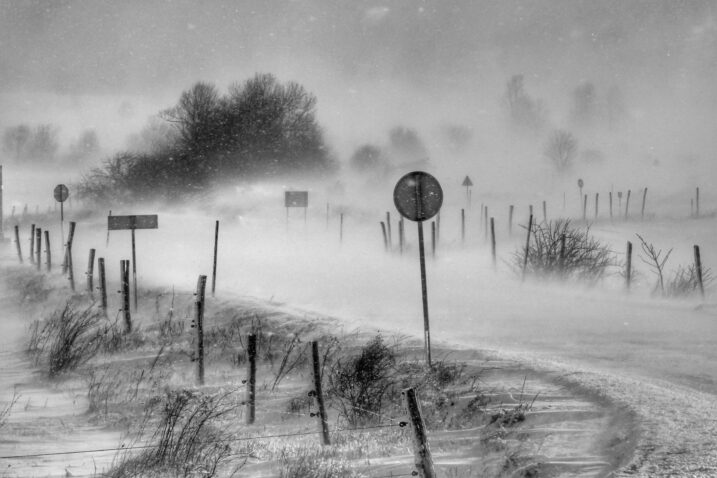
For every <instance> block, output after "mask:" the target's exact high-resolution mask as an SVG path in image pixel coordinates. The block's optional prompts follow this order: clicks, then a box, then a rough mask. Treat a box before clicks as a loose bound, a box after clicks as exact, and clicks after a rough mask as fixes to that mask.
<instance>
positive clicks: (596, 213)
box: [595, 193, 600, 219]
mask: <svg viewBox="0 0 717 478" xmlns="http://www.w3.org/2000/svg"><path fill="white" fill-rule="evenodd" d="M599 204H600V193H595V219H597V218H598V205H599Z"/></svg>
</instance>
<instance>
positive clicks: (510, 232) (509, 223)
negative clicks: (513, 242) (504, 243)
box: [508, 204, 515, 236]
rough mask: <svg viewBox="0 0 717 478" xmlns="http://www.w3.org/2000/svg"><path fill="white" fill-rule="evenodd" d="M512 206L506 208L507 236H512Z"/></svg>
mask: <svg viewBox="0 0 717 478" xmlns="http://www.w3.org/2000/svg"><path fill="white" fill-rule="evenodd" d="M513 209H515V208H514V207H513V205H512V204H511V205H510V207H508V235H509V236H512V235H513Z"/></svg>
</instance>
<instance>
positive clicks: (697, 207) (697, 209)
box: [695, 188, 700, 217]
mask: <svg viewBox="0 0 717 478" xmlns="http://www.w3.org/2000/svg"><path fill="white" fill-rule="evenodd" d="M695 217H700V188H697V189H696V190H695Z"/></svg>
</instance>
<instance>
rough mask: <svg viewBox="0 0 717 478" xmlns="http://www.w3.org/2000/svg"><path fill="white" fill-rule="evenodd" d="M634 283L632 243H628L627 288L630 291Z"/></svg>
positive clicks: (626, 259) (626, 260)
mask: <svg viewBox="0 0 717 478" xmlns="http://www.w3.org/2000/svg"><path fill="white" fill-rule="evenodd" d="M631 281H632V242H630V241H627V257H626V258H625V288H626V289H627V290H630V282H631Z"/></svg>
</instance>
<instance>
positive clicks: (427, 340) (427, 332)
mask: <svg viewBox="0 0 717 478" xmlns="http://www.w3.org/2000/svg"><path fill="white" fill-rule="evenodd" d="M415 182H416V216H417V217H418V219H419V220H418V221H417V222H418V256H419V259H420V263H421V296H422V298H423V337H424V346H425V349H426V364H427V365H428V366H429V367H430V366H431V328H430V322H429V320H428V286H427V284H426V253H425V251H424V246H423V221H422V220H421V219H422V217H423V211H422V209H421V205H422V201H423V190H422V189H423V188H422V185H421V176H420V175H416V177H415Z"/></svg>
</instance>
